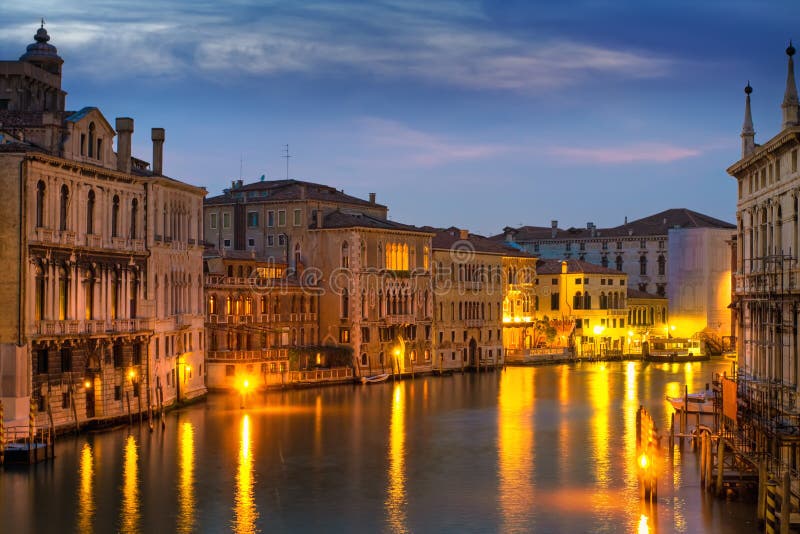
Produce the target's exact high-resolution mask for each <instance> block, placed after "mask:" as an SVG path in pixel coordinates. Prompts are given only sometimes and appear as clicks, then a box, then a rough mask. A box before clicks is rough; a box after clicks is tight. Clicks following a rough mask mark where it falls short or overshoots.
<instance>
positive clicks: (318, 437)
mask: <svg viewBox="0 0 800 534" xmlns="http://www.w3.org/2000/svg"><path fill="white" fill-rule="evenodd" d="M314 456H315V457H316V458H321V457H322V396H321V395H317V398H316V400H315V401H314Z"/></svg>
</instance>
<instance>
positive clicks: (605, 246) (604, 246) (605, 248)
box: [603, 241, 608, 250]
mask: <svg viewBox="0 0 800 534" xmlns="http://www.w3.org/2000/svg"><path fill="white" fill-rule="evenodd" d="M603 250H608V241H603Z"/></svg>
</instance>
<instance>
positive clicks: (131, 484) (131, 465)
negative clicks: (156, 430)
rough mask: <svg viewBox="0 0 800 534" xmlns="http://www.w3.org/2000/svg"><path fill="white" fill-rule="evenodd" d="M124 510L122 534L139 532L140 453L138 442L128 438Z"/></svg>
mask: <svg viewBox="0 0 800 534" xmlns="http://www.w3.org/2000/svg"><path fill="white" fill-rule="evenodd" d="M122 462H123V464H122V508H121V517H120V532H139V519H140V516H141V511H140V509H139V506H140V504H141V503H140V501H139V451H138V449H137V446H136V440H135V439H134V438H133V436H128V439H127V440H126V441H125V452H124V457H123V459H122Z"/></svg>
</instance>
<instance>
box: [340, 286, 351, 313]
mask: <svg viewBox="0 0 800 534" xmlns="http://www.w3.org/2000/svg"><path fill="white" fill-rule="evenodd" d="M349 313H350V294H349V293H348V291H347V288H345V289H342V315H341V317H342V318H343V319H347V317H349Z"/></svg>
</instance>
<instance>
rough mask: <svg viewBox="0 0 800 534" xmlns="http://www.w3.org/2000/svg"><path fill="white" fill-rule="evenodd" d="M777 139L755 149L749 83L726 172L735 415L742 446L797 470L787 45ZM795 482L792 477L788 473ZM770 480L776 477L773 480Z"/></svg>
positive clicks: (791, 105)
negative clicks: (732, 192)
mask: <svg viewBox="0 0 800 534" xmlns="http://www.w3.org/2000/svg"><path fill="white" fill-rule="evenodd" d="M786 53H787V55H788V73H787V78H786V90H785V93H784V98H783V102H782V104H781V111H782V123H781V125H780V128H779V131H778V133H777V134H775V136H773V137H772V138H771V139H768V140H767V141H766V142H764V143H763V144H760V145H759V144H756V142H755V129H754V127H753V117H752V113H751V109H750V95H751V94H752V92H753V89H752V87H750V84H749V83H748V85H747V87H745V113H744V123H743V126H742V132H741V159H740V160H739V161H737V162H736V163H734V164H733V165H731V166H730V167H729V168H728V173H729V174H730V175H731V176H732V177H733V178H735V179H736V184H737V197H738V200H737V204H736V222H737V230H736V238H735V239H734V240H733V242H734V243H735V246H736V251H735V252H734V254H733V257H734V258H735V260H736V263H735V266H734V271H735V275H734V299H735V300H734V303H733V307H734V308H735V309H736V311H737V325H736V330H737V357H738V369H739V372H738V374H737V380H738V384H737V385H736V389H735V390H734V391H735V393H736V396H737V401H738V404H737V407H736V413H729V412H728V413H725V414H724V415H726V416H727V417H729V418H732V419H736V418H740V419H741V420H742V421H743V422H744V423H745V424H744V425H742V427H740V428H739V430H740V431H741V436H740V437H741V439H743V440H744V441H745V443H746V444H747V445H750V446H751V447H753V453H755V454H759V455H764V457H766V458H768V459H769V460H770V463H769V465H770V466H779V467H780V470H785V469H786V467H789V468H792V469H796V467H797V465H798V463H800V450H799V448H798V446H797V433H798V431H800V424H798V422H797V418H796V415H794V414H796V407H797V402H798V401H800V395H799V394H800V358H798V349H799V348H800V339H798V328H797V325H798V322H799V321H800V287H799V286H798V278H797V273H798V271H797V265H798V264H797V258H798V256H797V254H798V248H797V247H798V242H799V240H800V217H798V215H799V214H800V211H799V210H798V200H799V199H800V172H798V165H797V158H798V151H800V117H799V116H798V108H800V106H799V105H798V97H797V86H796V83H795V76H794V61H793V56H794V54H795V49H794V47H793V46H792V45H791V44H790V45H789V47H788V48H787V50H786ZM791 473H792V478H793V479H796V478H797V477H796V471H794V470H791ZM772 474H773V475H776V474H775V473H772Z"/></svg>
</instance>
